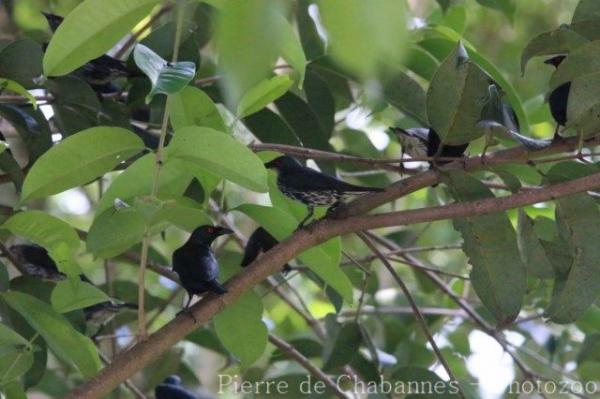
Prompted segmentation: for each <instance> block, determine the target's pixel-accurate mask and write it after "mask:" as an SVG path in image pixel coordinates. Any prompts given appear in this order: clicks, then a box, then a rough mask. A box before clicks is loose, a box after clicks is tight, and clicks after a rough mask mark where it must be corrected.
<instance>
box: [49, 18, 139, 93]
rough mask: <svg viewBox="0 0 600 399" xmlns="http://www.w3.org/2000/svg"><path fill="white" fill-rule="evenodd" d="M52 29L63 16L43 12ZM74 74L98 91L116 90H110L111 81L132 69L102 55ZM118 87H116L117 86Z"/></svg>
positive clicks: (55, 27) (54, 29)
mask: <svg viewBox="0 0 600 399" xmlns="http://www.w3.org/2000/svg"><path fill="white" fill-rule="evenodd" d="M42 14H43V15H44V17H46V20H47V21H48V25H49V26H50V30H52V32H55V31H56V29H58V27H59V26H60V24H61V23H62V22H63V19H64V18H63V17H61V16H59V15H55V14H51V13H47V12H42ZM73 74H74V75H76V76H79V77H80V78H82V79H83V80H85V81H86V82H88V83H89V84H90V85H92V86H93V87H94V89H95V90H96V91H101V92H105V91H114V90H109V89H110V88H111V87H113V86H111V85H110V82H111V81H113V80H115V79H117V78H119V77H127V76H132V75H133V74H132V71H130V70H129V69H127V66H126V65H125V63H124V62H123V61H121V60H118V59H116V58H114V57H111V56H109V55H106V54H104V55H101V56H100V57H98V58H95V59H93V60H91V61H90V62H88V63H86V64H84V65H83V66H81V67H79V68H78V69H76V70H75V71H74V72H73ZM115 89H116V88H115Z"/></svg>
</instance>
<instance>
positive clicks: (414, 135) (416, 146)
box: [389, 127, 469, 165]
mask: <svg viewBox="0 0 600 399" xmlns="http://www.w3.org/2000/svg"><path fill="white" fill-rule="evenodd" d="M389 132H391V133H393V134H395V135H396V137H397V138H398V141H399V142H400V145H401V146H402V157H404V154H405V153H406V154H408V155H409V156H410V157H411V158H425V157H441V158H446V157H456V158H460V157H462V156H463V155H464V154H465V150H466V149H467V147H468V146H469V144H468V143H467V144H462V145H442V148H441V150H440V145H441V140H440V137H439V136H438V134H437V133H436V132H435V130H433V129H432V128H423V127H415V128H410V129H403V128H401V127H391V128H389ZM448 162H450V161H444V160H440V161H436V163H437V164H438V165H443V164H446V163H448ZM429 164H430V165H433V164H434V162H433V161H429Z"/></svg>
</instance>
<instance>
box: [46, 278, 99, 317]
mask: <svg viewBox="0 0 600 399" xmlns="http://www.w3.org/2000/svg"><path fill="white" fill-rule="evenodd" d="M106 301H110V298H109V297H108V295H106V294H105V293H104V292H103V291H102V290H100V289H98V288H96V287H94V286H93V285H91V284H88V283H85V282H83V281H81V280H79V279H78V278H74V279H69V280H63V281H59V282H58V283H57V284H56V286H55V287H54V289H53V290H52V296H51V297H50V302H51V303H52V307H53V308H54V310H56V311H57V312H59V313H67V312H70V311H72V310H77V309H82V308H85V307H87V306H92V305H95V304H97V303H100V302H106Z"/></svg>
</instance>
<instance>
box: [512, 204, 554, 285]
mask: <svg viewBox="0 0 600 399" xmlns="http://www.w3.org/2000/svg"><path fill="white" fill-rule="evenodd" d="M517 239H518V244H519V251H520V252H521V258H522V259H523V263H525V266H526V267H527V274H528V275H530V276H534V277H537V278H552V277H554V270H553V269H552V266H551V262H550V260H549V259H548V255H547V254H546V251H545V250H544V247H543V245H542V243H541V242H540V239H539V237H538V236H537V234H536V232H535V230H534V227H533V221H532V220H531V218H530V217H529V216H527V214H526V213H525V211H524V210H523V209H519V220H518V225H517Z"/></svg>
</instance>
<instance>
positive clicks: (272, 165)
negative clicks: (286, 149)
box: [265, 155, 302, 172]
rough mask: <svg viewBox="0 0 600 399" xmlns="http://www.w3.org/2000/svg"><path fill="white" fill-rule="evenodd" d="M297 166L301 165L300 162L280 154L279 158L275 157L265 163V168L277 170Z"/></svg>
mask: <svg viewBox="0 0 600 399" xmlns="http://www.w3.org/2000/svg"><path fill="white" fill-rule="evenodd" d="M298 167H302V164H301V163H300V162H298V161H297V160H296V159H294V158H292V157H289V156H287V155H284V156H281V157H279V158H275V159H273V160H272V161H270V162H267V163H265V168H267V169H277V170H278V171H279V172H281V171H286V170H293V169H296V168H298Z"/></svg>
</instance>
